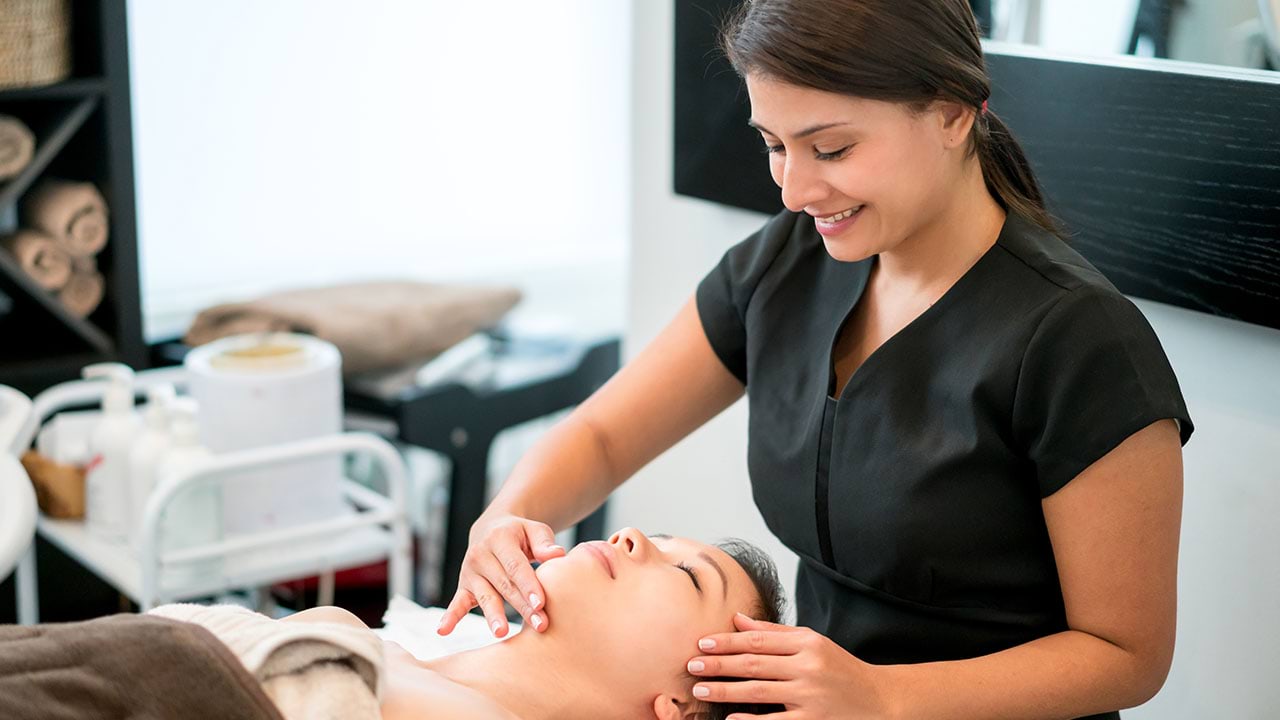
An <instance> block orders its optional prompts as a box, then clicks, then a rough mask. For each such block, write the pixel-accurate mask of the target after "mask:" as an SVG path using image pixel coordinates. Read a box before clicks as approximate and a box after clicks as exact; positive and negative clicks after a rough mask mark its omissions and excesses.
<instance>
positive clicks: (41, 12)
mask: <svg viewBox="0 0 1280 720" xmlns="http://www.w3.org/2000/svg"><path fill="white" fill-rule="evenodd" d="M70 74H71V2H70V0H0V88H14V87H31V86H33V85H47V84H49V83H55V82H58V81H60V80H65V79H66V78H67V77H68V76H69V75H70Z"/></svg>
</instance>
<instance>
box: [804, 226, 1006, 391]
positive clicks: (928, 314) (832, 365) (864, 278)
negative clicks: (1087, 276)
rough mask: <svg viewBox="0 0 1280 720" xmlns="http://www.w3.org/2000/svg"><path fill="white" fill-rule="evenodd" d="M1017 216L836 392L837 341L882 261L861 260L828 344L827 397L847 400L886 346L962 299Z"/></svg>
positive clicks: (877, 349)
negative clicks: (930, 302)
mask: <svg viewBox="0 0 1280 720" xmlns="http://www.w3.org/2000/svg"><path fill="white" fill-rule="evenodd" d="M1014 217H1015V216H1014V215H1013V213H1008V214H1006V216H1005V221H1004V224H1003V225H1002V226H1001V228H1000V234H999V235H998V236H997V237H996V241H995V242H994V243H992V244H991V246H990V247H988V248H987V249H986V251H985V252H983V253H982V255H980V256H979V257H978V259H977V260H976V261H974V263H973V264H972V265H970V266H969V269H968V270H965V271H964V273H963V274H962V275H960V277H959V278H957V279H956V281H955V282H953V283H951V287H949V288H947V289H946V291H945V292H943V293H942V296H941V297H939V298H938V299H937V301H935V302H934V303H933V304H932V305H930V306H929V307H927V308H925V310H924V312H922V313H920V314H919V315H917V316H916V317H914V318H913V319H912V320H911V322H909V323H907V324H906V325H904V326H903V327H902V328H901V329H900V330H898V331H897V332H896V333H894V334H893V335H891V336H889V338H888V339H886V340H885V341H884V342H882V343H880V346H879V347H877V348H876V349H875V350H873V351H871V354H870V355H868V356H867V357H866V359H865V360H863V361H862V364H860V365H859V366H858V367H857V369H856V370H854V371H853V374H852V375H850V376H849V380H848V381H847V382H845V384H844V387H843V388H841V390H840V393H839V394H838V395H833V394H832V393H833V392H834V391H835V386H836V357H835V351H836V343H838V342H839V341H840V333H841V331H842V330H844V326H845V325H846V324H847V323H848V322H849V318H850V317H851V316H852V315H853V312H854V311H855V310H857V309H858V304H859V303H861V302H862V298H863V296H864V295H865V294H866V291H867V283H868V282H869V281H870V279H871V269H872V268H873V267H874V266H875V265H876V263H878V262H880V256H879V255H873V256H871V257H870V258H868V259H867V260H864V261H862V262H860V263H858V264H859V266H860V267H859V272H858V274H857V276H856V278H855V279H854V292H853V300H852V301H851V302H850V305H849V308H848V309H847V310H846V311H845V313H844V315H843V316H842V317H841V318H840V322H839V323H838V324H837V325H836V327H835V329H834V330H833V331H832V333H831V342H830V344H829V345H828V346H827V392H826V396H827V400H828V401H829V402H831V401H835V402H839V401H840V400H843V399H844V398H845V396H847V395H848V394H849V389H850V388H851V387H853V384H854V382H855V381H858V380H859V379H860V378H861V377H862V376H864V375H866V374H867V372H868V366H870V365H872V364H873V363H875V362H877V360H878V358H879V357H880V356H882V355H884V354H885V353H886V349H888V350H892V347H891V346H892V345H893V344H894V343H895V342H900V341H899V340H898V338H899V337H901V336H903V335H907V334H909V333H912V332H919V330H918V328H919V327H920V326H922V325H926V324H927V323H929V322H932V321H933V318H935V317H937V316H938V315H939V314H941V313H942V312H943V311H944V310H945V309H946V307H947V306H948V305H951V304H953V303H956V302H959V301H958V300H957V299H956V298H957V297H962V296H963V293H964V291H965V289H966V288H967V287H968V286H969V285H970V284H972V283H973V282H974V280H973V278H974V276H976V275H977V274H978V273H979V271H980V268H982V267H983V266H985V265H986V264H988V262H989V260H988V259H989V258H990V257H992V256H993V255H995V254H996V248H998V247H1000V245H1001V244H1002V243H1003V242H1004V240H1005V236H1006V234H1007V233H1009V232H1010V225H1011V224H1012V223H1013V222H1014Z"/></svg>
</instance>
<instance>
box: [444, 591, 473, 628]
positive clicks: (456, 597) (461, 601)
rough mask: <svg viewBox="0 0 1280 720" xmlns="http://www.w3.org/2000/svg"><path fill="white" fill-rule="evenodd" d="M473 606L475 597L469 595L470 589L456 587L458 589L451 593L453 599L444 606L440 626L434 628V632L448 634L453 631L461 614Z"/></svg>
mask: <svg viewBox="0 0 1280 720" xmlns="http://www.w3.org/2000/svg"><path fill="white" fill-rule="evenodd" d="M475 606H476V599H475V597H473V596H472V595H471V591H470V590H467V589H466V588H462V587H460V588H458V591H457V592H455V593H454V594H453V599H452V600H450V601H449V607H447V608H445V611H444V615H443V616H441V618H440V626H439V627H437V628H436V633H437V634H439V635H448V634H449V633H451V632H453V629H454V628H455V627H457V626H458V621H459V620H461V619H462V616H464V615H466V614H467V612H468V611H470V610H471V608H473V607H475Z"/></svg>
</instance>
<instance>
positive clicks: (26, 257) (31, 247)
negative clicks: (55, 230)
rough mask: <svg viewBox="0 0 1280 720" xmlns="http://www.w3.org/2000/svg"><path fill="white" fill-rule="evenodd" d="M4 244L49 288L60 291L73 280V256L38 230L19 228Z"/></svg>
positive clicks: (38, 281) (27, 270) (24, 266)
mask: <svg viewBox="0 0 1280 720" xmlns="http://www.w3.org/2000/svg"><path fill="white" fill-rule="evenodd" d="M0 245H3V246H4V249H5V250H8V251H9V253H10V254H12V255H13V258H14V260H17V261H18V265H19V266H21V267H22V269H23V271H25V272H26V273H27V275H30V276H31V279H32V280H35V281H36V284H37V285H39V286H40V287H42V288H44V289H46V290H57V289H59V288H61V287H62V286H64V285H66V284H67V281H68V280H70V279H71V256H70V255H68V254H67V253H66V252H65V251H64V250H63V249H62V248H61V247H59V246H58V243H56V242H54V240H53V238H51V237H49V236H48V235H45V234H44V233H42V232H40V231H38V230H19V231H18V232H16V233H14V234H13V235H10V236H9V237H7V238H5V239H4V240H0Z"/></svg>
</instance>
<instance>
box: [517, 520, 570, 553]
mask: <svg viewBox="0 0 1280 720" xmlns="http://www.w3.org/2000/svg"><path fill="white" fill-rule="evenodd" d="M524 533H525V537H527V538H528V539H529V554H530V555H532V556H533V559H535V560H537V561H538V562H546V561H547V560H550V559H551V558H556V557H560V556H562V555H564V548H563V547H561V546H559V545H557V544H556V533H555V531H554V530H552V529H551V526H550V525H547V524H546V523H540V522H530V523H528V524H527V525H526V526H525V531H524Z"/></svg>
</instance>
